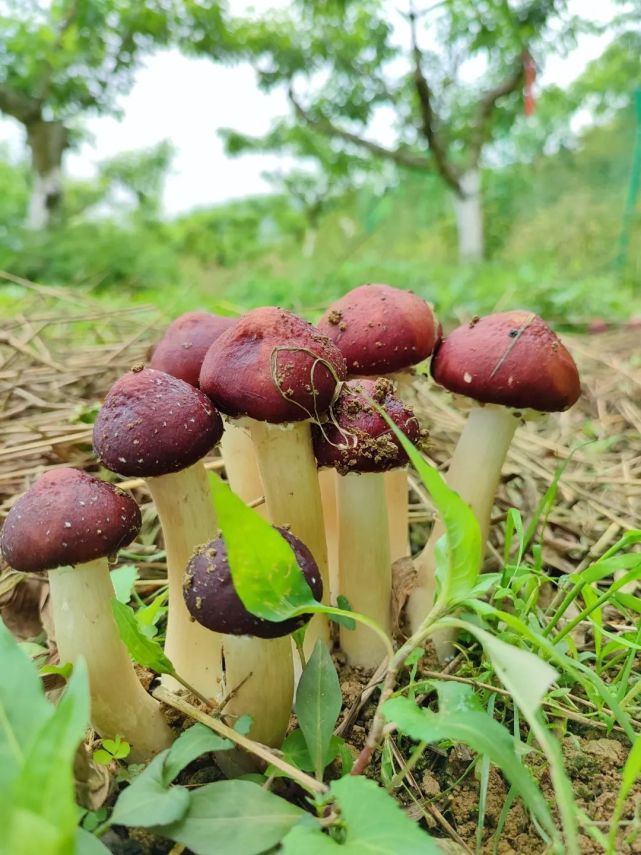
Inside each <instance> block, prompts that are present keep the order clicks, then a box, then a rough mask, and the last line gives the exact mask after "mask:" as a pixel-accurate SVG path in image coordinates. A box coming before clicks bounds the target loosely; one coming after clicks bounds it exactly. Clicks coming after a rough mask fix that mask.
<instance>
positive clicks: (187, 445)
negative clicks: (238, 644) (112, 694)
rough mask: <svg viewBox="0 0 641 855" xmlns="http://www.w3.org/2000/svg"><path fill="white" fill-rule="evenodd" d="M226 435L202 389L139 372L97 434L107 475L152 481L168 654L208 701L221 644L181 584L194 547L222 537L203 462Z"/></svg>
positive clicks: (218, 674)
mask: <svg viewBox="0 0 641 855" xmlns="http://www.w3.org/2000/svg"><path fill="white" fill-rule="evenodd" d="M222 431H223V426H222V421H221V418H220V416H219V414H218V413H217V412H216V409H215V408H214V406H213V405H212V403H211V401H210V400H209V399H208V398H207V396H206V395H204V394H203V393H202V392H200V391H199V390H198V389H194V388H193V387H192V386H190V385H188V384H187V383H184V382H183V381H182V380H177V379H176V378H175V377H171V376H170V375H169V374H165V373H163V372H161V371H156V370H154V369H153V368H136V369H134V370H133V371H130V372H129V373H128V374H125V375H124V377H121V378H120V380H118V381H117V382H116V383H115V384H114V385H113V386H112V387H111V389H110V391H109V394H108V395H107V397H106V398H105V402H104V404H103V406H102V409H101V410H100V412H99V414H98V418H97V419H96V424H95V426H94V434H93V439H94V448H95V450H96V453H97V454H98V456H99V458H100V460H101V461H102V463H103V464H104V465H105V466H106V467H107V469H111V470H112V471H113V472H117V473H118V474H119V475H127V476H131V475H133V476H139V477H143V478H145V479H146V481H147V486H148V487H149V492H150V493H151V497H152V499H153V501H154V504H155V506H156V510H157V511H158V516H159V518H160V523H161V526H162V531H163V537H164V541H165V549H166V551H167V578H168V583H169V613H168V618H167V634H166V640H165V652H166V654H167V656H168V657H169V659H171V661H172V662H173V664H174V667H175V668H176V671H177V672H178V674H180V676H181V677H182V678H183V679H184V680H186V681H187V682H188V683H190V684H191V685H192V686H194V687H195V688H196V689H197V690H198V691H199V692H201V693H202V694H204V695H205V696H206V697H209V698H213V697H216V695H217V694H218V691H219V689H220V683H221V679H222V662H221V655H222V654H221V645H222V640H221V639H220V638H217V637H216V636H214V635H212V634H211V633H209V632H205V631H204V630H203V629H202V627H200V626H199V625H198V624H195V623H194V622H193V621H192V620H191V618H190V615H189V613H188V612H187V609H186V608H185V603H184V600H183V595H182V583H183V576H184V573H185V567H186V566H187V562H188V561H189V558H190V557H191V554H192V552H193V550H194V548H195V547H196V546H198V545H199V544H201V543H206V542H207V541H208V540H210V539H211V537H213V535H214V534H215V532H216V515H215V512H214V507H213V503H212V499H211V495H210V490H209V482H208V480H207V473H206V471H205V468H204V466H203V464H202V462H201V458H202V457H204V456H205V454H207V452H208V451H209V450H210V449H211V448H212V447H213V446H214V445H215V444H216V443H217V442H218V440H219V439H220V437H221V434H222ZM167 679H168V682H172V681H171V678H167Z"/></svg>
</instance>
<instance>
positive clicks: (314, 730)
mask: <svg viewBox="0 0 641 855" xmlns="http://www.w3.org/2000/svg"><path fill="white" fill-rule="evenodd" d="M341 705H342V696H341V687H340V683H339V681H338V674H337V673H336V668H335V667H334V662H333V661H332V657H331V656H330V655H329V651H328V650H327V647H326V645H325V644H324V643H323V642H322V641H320V640H319V641H317V642H316V646H315V647H314V652H313V653H312V655H311V657H310V658H309V661H308V662H307V665H306V666H305V669H304V670H303V673H302V675H301V678H300V681H299V683H298V689H297V690H296V703H295V705H294V709H295V711H296V716H297V718H298V724H299V727H300V729H301V730H302V732H303V736H304V737H305V742H306V743H307V748H308V750H309V755H310V757H311V759H312V763H313V767H314V772H315V774H316V777H317V778H318V779H319V780H321V779H322V776H323V770H324V768H325V756H326V755H327V749H328V747H329V743H330V740H331V738H332V733H333V732H334V726H335V725H336V719H337V718H338V714H339V713H340V711H341Z"/></svg>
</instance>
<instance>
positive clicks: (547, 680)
mask: <svg viewBox="0 0 641 855" xmlns="http://www.w3.org/2000/svg"><path fill="white" fill-rule="evenodd" d="M444 623H445V624H453V625H456V626H459V627H463V628H464V629H465V630H467V632H470V633H472V635H475V636H476V637H477V638H478V640H479V641H480V642H481V644H482V645H483V647H484V648H485V652H486V653H487V655H488V656H489V658H490V660H491V662H492V665H493V666H494V670H495V671H496V675H497V677H498V678H499V680H500V681H501V682H502V683H503V685H504V686H505V688H506V689H507V690H508V691H509V692H510V694H511V695H512V697H513V698H514V701H515V702H516V704H517V705H518V706H519V707H520V709H521V710H522V711H523V712H524V713H525V714H527V715H531V714H533V713H535V712H536V711H537V710H538V709H539V707H540V706H541V702H542V701H543V698H544V697H545V693H546V692H547V690H548V689H549V688H550V686H551V685H552V683H553V682H554V681H555V680H557V679H558V677H559V674H558V671H556V670H555V669H554V668H553V667H552V666H551V665H550V664H549V662H544V661H543V659H541V658H539V657H538V656H536V655H535V654H534V653H530V651H529V650H523V649H522V648H520V647H515V646H514V645H513V644H507V643H506V642H505V641H501V639H500V638H497V637H496V636H494V635H491V634H490V633H489V632H486V631H485V630H484V629H481V628H480V627H478V626H475V625H474V624H471V623H467V622H466V621H459V620H446V621H444Z"/></svg>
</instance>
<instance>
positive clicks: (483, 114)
mask: <svg viewBox="0 0 641 855" xmlns="http://www.w3.org/2000/svg"><path fill="white" fill-rule="evenodd" d="M522 80H523V63H522V62H519V63H518V65H516V66H515V68H514V71H513V72H512V74H510V75H509V77H506V78H505V80H503V81H502V82H501V83H499V84H498V85H497V86H495V87H494V89H490V90H489V91H488V92H486V93H485V95H483V97H482V98H481V100H480V102H479V106H478V110H477V116H476V123H475V125H474V127H473V128H472V133H471V136H470V157H469V163H470V166H471V167H472V168H474V167H476V166H478V162H479V159H480V157H481V151H482V150H483V145H484V144H485V142H486V141H487V132H488V125H489V123H490V119H491V118H492V113H493V112H494V110H495V108H496V105H497V103H498V102H499V101H500V100H501V98H505V96H506V95H510V94H511V93H512V92H514V91H515V89H517V88H518V87H519V86H520V85H521V82H522Z"/></svg>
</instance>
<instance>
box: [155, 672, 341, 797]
mask: <svg viewBox="0 0 641 855" xmlns="http://www.w3.org/2000/svg"><path fill="white" fill-rule="evenodd" d="M152 694H153V696H154V698H156V700H158V701H161V702H162V703H164V704H167V706H170V707H173V708H174V709H176V710H178V711H179V712H181V713H183V714H184V715H187V716H189V717H190V718H192V719H194V721H199V722H200V723H201V724H204V725H205V726H206V727H209V728H211V730H213V731H214V732H215V733H217V734H219V735H220V736H223V737H224V738H225V739H229V740H230V741H231V742H234V743H235V744H236V745H238V746H240V747H241V748H244V749H245V751H248V752H249V753H250V754H253V755H255V756H256V757H260V759H261V760H264V761H265V763H267V764H271V765H272V766H275V767H276V768H277V769H280V770H281V772H285V774H286V775H287V776H288V777H290V778H292V779H293V780H294V781H297V782H298V783H299V784H300V785H301V787H303V788H304V789H305V790H307V792H309V793H311V794H312V795H315V794H317V793H319V794H321V795H324V794H325V793H326V792H327V791H328V787H327V785H326V784H324V783H323V782H322V781H317V780H316V779H315V778H312V777H311V776H310V775H307V774H305V772H301V770H300V769H297V768H296V767H295V766H292V765H291V764H290V763H287V761H286V760H283V758H282V757H280V756H279V755H278V754H276V753H274V752H273V751H271V750H270V749H269V748H267V747H266V746H265V745H262V744H261V743H260V742H254V740H253V739H249V738H248V737H247V736H243V735H242V734H241V733H238V732H237V731H235V730H234V729H233V728H231V727H229V726H228V725H226V724H225V723H224V722H222V721H220V719H217V718H213V717H212V716H210V715H207V713H205V712H203V711H202V710H199V709H198V707H195V706H193V705H192V704H190V703H189V702H188V701H185V700H184V699H183V698H181V697H180V696H179V695H176V694H174V693H173V692H171V691H169V689H166V688H165V687H164V686H158V687H157V688H156V689H154V691H153V692H152Z"/></svg>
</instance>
